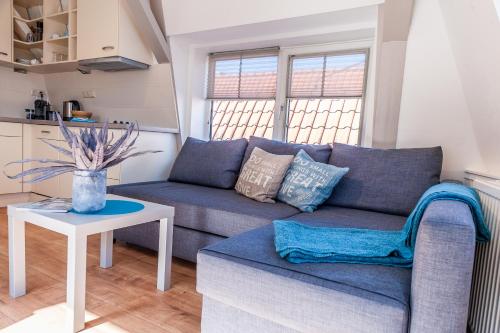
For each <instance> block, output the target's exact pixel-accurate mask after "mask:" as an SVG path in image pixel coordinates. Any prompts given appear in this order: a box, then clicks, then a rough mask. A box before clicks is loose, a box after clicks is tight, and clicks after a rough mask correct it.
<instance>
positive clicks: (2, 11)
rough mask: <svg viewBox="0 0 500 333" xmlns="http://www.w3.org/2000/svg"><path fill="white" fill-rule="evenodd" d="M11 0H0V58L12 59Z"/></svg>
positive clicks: (8, 60)
mask: <svg viewBox="0 0 500 333" xmlns="http://www.w3.org/2000/svg"><path fill="white" fill-rule="evenodd" d="M11 3H12V1H11V0H0V60H1V61H7V62H10V61H12V18H11V15H12V8H11Z"/></svg>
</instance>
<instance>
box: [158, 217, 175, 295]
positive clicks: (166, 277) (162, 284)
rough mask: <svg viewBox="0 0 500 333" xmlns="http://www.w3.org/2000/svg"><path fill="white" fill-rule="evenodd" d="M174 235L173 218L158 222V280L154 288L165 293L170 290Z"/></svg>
mask: <svg viewBox="0 0 500 333" xmlns="http://www.w3.org/2000/svg"><path fill="white" fill-rule="evenodd" d="M173 233H174V218H173V217H169V218H164V219H161V220H160V243H159V246H158V280H157V283H156V287H157V288H158V289H159V290H161V291H165V290H168V289H170V277H171V271H172V236H173Z"/></svg>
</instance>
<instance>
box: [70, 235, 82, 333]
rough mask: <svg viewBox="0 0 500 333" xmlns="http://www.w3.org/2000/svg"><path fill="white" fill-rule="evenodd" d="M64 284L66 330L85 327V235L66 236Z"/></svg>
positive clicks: (79, 329)
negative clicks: (65, 274) (66, 266)
mask: <svg viewBox="0 0 500 333" xmlns="http://www.w3.org/2000/svg"><path fill="white" fill-rule="evenodd" d="M67 274H68V275H67V279H68V281H67V286H66V288H67V289H66V307H67V319H66V320H67V321H66V323H67V331H68V332H72V333H74V332H78V331H81V330H82V329H83V328H84V327H85V280H86V275H87V236H82V235H79V234H73V235H70V236H68V273H67Z"/></svg>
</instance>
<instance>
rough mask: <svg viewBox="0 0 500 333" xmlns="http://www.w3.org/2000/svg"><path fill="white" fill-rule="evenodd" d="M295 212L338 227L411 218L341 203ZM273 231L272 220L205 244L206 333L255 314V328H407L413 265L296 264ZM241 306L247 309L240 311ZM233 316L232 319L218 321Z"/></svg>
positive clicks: (201, 281)
mask: <svg viewBox="0 0 500 333" xmlns="http://www.w3.org/2000/svg"><path fill="white" fill-rule="evenodd" d="M292 219H295V220H300V221H301V222H302V223H305V224H309V225H316V226H335V227H342V226H357V227H362V226H363V225H365V226H366V225H367V223H368V222H367V221H372V222H373V223H374V225H376V226H377V227H376V228H378V229H388V230H395V229H400V228H401V226H402V225H403V224H404V221H405V218H404V217H401V216H396V215H389V214H382V213H375V212H366V211H361V210H356V209H346V208H338V207H326V208H322V209H320V210H318V211H316V212H314V213H308V214H301V215H298V216H296V217H293V218H292ZM273 237H274V229H273V226H272V225H268V226H264V227H261V228H259V229H256V230H253V231H249V232H246V233H244V234H241V235H238V236H234V237H232V238H229V239H227V240H224V241H221V242H219V243H217V244H214V245H212V246H209V247H207V248H205V249H203V250H201V251H200V253H199V254H198V273H197V278H198V281H197V288H198V291H199V292H201V293H202V294H203V297H204V307H203V318H202V330H203V332H234V331H236V328H237V327H240V326H241V325H242V324H243V323H242V322H241V321H243V322H245V321H248V320H249V318H253V319H254V320H251V322H253V325H258V327H253V329H254V331H255V332H257V331H258V332H267V331H271V332H272V331H273V330H274V331H276V332H406V331H407V325H408V319H409V313H410V287H411V270H410V269H406V268H396V267H385V266H376V265H351V264H300V265H296V264H291V263H289V262H287V261H285V260H282V259H281V258H280V257H279V256H278V255H277V254H276V251H275V249H274V242H273ZM205 303H206V304H208V305H207V306H205ZM220 311H224V312H225V315H223V314H221V313H220ZM236 313H239V314H240V315H238V316H237V317H234V316H235V314H236ZM229 315H232V317H231V320H230V323H229V322H225V323H224V325H222V326H221V325H220V324H218V323H220V319H221V318H223V317H224V316H226V318H229V317H228V316H229ZM333 323H334V325H332V324H333ZM249 332H250V331H249Z"/></svg>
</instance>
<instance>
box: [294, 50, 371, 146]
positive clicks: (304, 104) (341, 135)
mask: <svg viewBox="0 0 500 333" xmlns="http://www.w3.org/2000/svg"><path fill="white" fill-rule="evenodd" d="M366 62H367V53H366V51H360V52H354V51H353V52H349V53H332V54H320V55H305V56H302V55H301V56H291V57H290V63H289V72H288V89H287V117H286V118H287V124H286V140H287V141H288V142H292V143H316V144H318V143H333V142H340V143H347V144H358V143H359V140H360V127H361V111H362V108H363V95H364V88H365V69H366Z"/></svg>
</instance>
